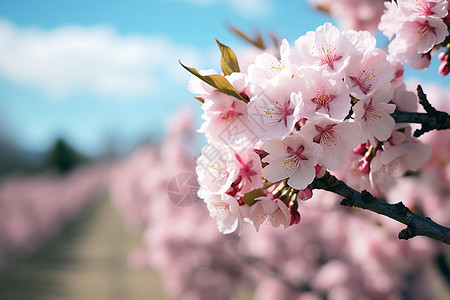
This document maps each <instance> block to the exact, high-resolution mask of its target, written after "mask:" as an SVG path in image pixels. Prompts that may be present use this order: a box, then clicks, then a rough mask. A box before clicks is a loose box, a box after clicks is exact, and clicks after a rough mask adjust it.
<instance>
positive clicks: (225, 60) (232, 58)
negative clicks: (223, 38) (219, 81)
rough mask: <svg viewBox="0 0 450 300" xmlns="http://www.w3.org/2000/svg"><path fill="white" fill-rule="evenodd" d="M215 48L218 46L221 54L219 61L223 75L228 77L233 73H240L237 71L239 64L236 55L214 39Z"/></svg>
mask: <svg viewBox="0 0 450 300" xmlns="http://www.w3.org/2000/svg"><path fill="white" fill-rule="evenodd" d="M216 42H217V46H219V49H220V53H222V59H221V65H222V71H223V73H224V74H225V75H230V74H232V73H234V72H238V73H239V72H240V71H241V70H240V69H239V63H238V60H237V57H236V54H234V52H233V50H231V48H230V47H228V46H226V45H224V44H222V43H221V42H219V41H218V40H217V39H216Z"/></svg>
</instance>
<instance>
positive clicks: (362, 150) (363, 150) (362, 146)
mask: <svg viewBox="0 0 450 300" xmlns="http://www.w3.org/2000/svg"><path fill="white" fill-rule="evenodd" d="M366 151H367V148H366V144H360V145H359V146H358V147H356V148H355V149H353V153H355V154H359V155H364V153H366Z"/></svg>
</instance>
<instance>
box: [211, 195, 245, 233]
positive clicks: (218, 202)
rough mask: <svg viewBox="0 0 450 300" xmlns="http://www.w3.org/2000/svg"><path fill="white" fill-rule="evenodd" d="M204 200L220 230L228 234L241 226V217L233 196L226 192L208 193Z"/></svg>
mask: <svg viewBox="0 0 450 300" xmlns="http://www.w3.org/2000/svg"><path fill="white" fill-rule="evenodd" d="M204 201H205V202H206V205H207V207H208V210H209V213H210V215H211V217H213V218H214V219H215V220H216V222H217V227H218V229H219V231H220V232H222V233H224V234H228V233H232V232H235V231H236V230H238V229H240V227H242V224H243V217H242V215H241V211H240V208H239V203H238V202H237V200H236V199H235V198H233V197H231V196H230V195H227V194H210V195H207V197H206V198H205V199H204ZM238 231H239V230H238Z"/></svg>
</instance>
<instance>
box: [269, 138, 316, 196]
mask: <svg viewBox="0 0 450 300" xmlns="http://www.w3.org/2000/svg"><path fill="white" fill-rule="evenodd" d="M263 149H264V150H265V151H267V152H268V153H269V155H268V156H266V157H265V158H264V159H263V162H266V163H268V165H267V166H266V167H264V168H263V170H262V174H263V176H264V178H265V179H267V180H269V181H272V182H277V181H279V180H282V179H286V178H289V179H288V184H289V185H290V186H291V187H294V188H296V189H304V188H306V187H307V186H308V184H310V183H311V182H312V181H313V179H314V177H315V168H314V167H315V165H316V164H317V161H318V158H319V154H320V147H319V146H318V145H317V144H316V143H313V142H312V141H307V140H305V139H304V138H303V137H302V135H300V134H299V133H294V134H293V135H290V136H288V137H286V138H284V139H283V140H271V141H268V142H266V143H265V145H264V148H263Z"/></svg>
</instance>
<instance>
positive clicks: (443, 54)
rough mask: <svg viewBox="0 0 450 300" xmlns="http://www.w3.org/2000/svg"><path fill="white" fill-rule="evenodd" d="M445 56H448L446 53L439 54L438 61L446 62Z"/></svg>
mask: <svg viewBox="0 0 450 300" xmlns="http://www.w3.org/2000/svg"><path fill="white" fill-rule="evenodd" d="M445 56H446V53H445V52H441V53H439V55H438V59H439V60H440V61H444V60H446V58H445Z"/></svg>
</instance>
